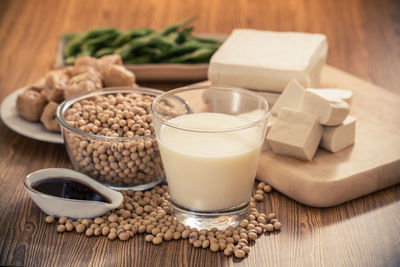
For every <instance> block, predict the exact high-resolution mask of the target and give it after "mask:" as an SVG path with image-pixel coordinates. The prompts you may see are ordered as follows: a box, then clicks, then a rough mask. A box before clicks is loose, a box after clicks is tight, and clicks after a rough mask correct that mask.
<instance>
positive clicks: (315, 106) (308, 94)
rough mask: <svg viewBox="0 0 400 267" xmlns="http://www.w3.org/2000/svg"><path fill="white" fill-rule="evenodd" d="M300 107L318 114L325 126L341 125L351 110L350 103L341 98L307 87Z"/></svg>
mask: <svg viewBox="0 0 400 267" xmlns="http://www.w3.org/2000/svg"><path fill="white" fill-rule="evenodd" d="M300 109H301V110H303V111H305V112H309V113H312V114H315V115H317V116H318V119H319V122H320V123H321V124H322V125H325V126H337V125H340V124H341V123H342V122H343V121H344V119H345V118H346V117H347V115H348V114H349V111H350V105H349V104H348V103H346V102H345V101H343V100H342V99H341V98H339V97H336V96H332V95H327V94H324V93H321V92H320V90H319V89H306V91H305V93H304V96H303V101H302V103H301V105H300Z"/></svg>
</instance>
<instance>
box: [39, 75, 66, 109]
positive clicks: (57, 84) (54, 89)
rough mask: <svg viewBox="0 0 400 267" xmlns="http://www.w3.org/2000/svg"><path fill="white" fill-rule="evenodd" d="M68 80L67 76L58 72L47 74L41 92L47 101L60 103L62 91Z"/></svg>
mask: <svg viewBox="0 0 400 267" xmlns="http://www.w3.org/2000/svg"><path fill="white" fill-rule="evenodd" d="M68 79H69V77H68V75H67V74H65V73H64V72H62V71H60V70H55V71H51V72H49V73H48V74H47V77H46V81H45V83H44V88H43V90H44V93H45V95H46V97H47V99H48V100H49V101H54V102H62V101H63V100H64V90H65V88H66V87H67V82H68Z"/></svg>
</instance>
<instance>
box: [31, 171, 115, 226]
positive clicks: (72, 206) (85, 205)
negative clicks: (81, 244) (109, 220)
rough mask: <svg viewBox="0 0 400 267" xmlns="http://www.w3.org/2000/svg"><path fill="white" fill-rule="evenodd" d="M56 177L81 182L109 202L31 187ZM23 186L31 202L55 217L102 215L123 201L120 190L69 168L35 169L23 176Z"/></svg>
mask: <svg viewBox="0 0 400 267" xmlns="http://www.w3.org/2000/svg"><path fill="white" fill-rule="evenodd" d="M56 177H67V178H68V179H70V180H73V181H76V182H79V183H82V184H84V185H86V186H88V187H89V188H91V189H93V190H95V191H97V192H98V193H100V194H101V195H103V196H105V197H107V198H108V199H109V200H110V202H109V203H106V202H100V201H91V200H77V199H69V198H63V197H57V196H53V195H48V194H45V193H42V192H39V191H37V190H35V189H33V188H32V186H34V185H35V184H37V183H38V182H40V181H43V180H47V179H51V178H56ZM24 186H25V189H26V191H27V192H28V194H29V196H30V197H31V198H32V200H33V202H35V203H36V205H38V206H39V208H40V209H41V210H42V211H43V212H45V213H46V214H48V215H52V216H55V217H62V216H66V217H69V218H74V219H78V218H94V217H98V216H102V215H104V214H105V213H106V212H108V211H110V210H112V209H115V208H117V207H119V205H120V204H121V203H122V201H123V196H122V194H121V193H120V192H118V191H114V190H112V189H110V188H108V187H107V186H104V185H102V184H101V183H99V182H97V181H95V180H93V179H92V178H90V177H89V176H86V175H84V174H82V173H80V172H77V171H74V170H70V169H63V168H50V169H42V170H38V171H35V172H33V173H30V174H28V175H27V176H26V177H25V180H24Z"/></svg>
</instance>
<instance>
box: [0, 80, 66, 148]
mask: <svg viewBox="0 0 400 267" xmlns="http://www.w3.org/2000/svg"><path fill="white" fill-rule="evenodd" d="M26 89H27V87H23V88H21V89H18V90H16V91H14V92H12V93H11V94H9V95H8V96H7V97H6V98H4V100H3V102H2V103H1V106H0V117H1V120H2V121H3V122H4V124H5V125H7V126H8V128H10V129H11V130H13V131H14V132H17V133H19V134H21V135H23V136H26V137H29V138H32V139H35V140H39V141H44V142H49V143H56V144H63V143H64V140H63V138H62V136H61V133H53V132H49V131H47V130H46V129H45V128H44V126H43V125H42V124H41V123H40V122H30V121H27V120H25V119H23V118H21V117H20V116H18V114H17V109H16V106H15V103H16V102H17V97H18V95H19V94H21V93H22V92H23V91H25V90H26Z"/></svg>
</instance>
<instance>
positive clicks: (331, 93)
mask: <svg viewBox="0 0 400 267" xmlns="http://www.w3.org/2000/svg"><path fill="white" fill-rule="evenodd" d="M308 89H309V90H310V91H313V92H317V93H319V94H320V95H324V96H326V97H328V98H332V97H337V98H340V99H342V100H343V101H345V102H346V103H347V104H349V105H351V101H352V100H353V95H354V94H353V92H352V91H350V90H345V89H336V88H324V89H313V88H308Z"/></svg>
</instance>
